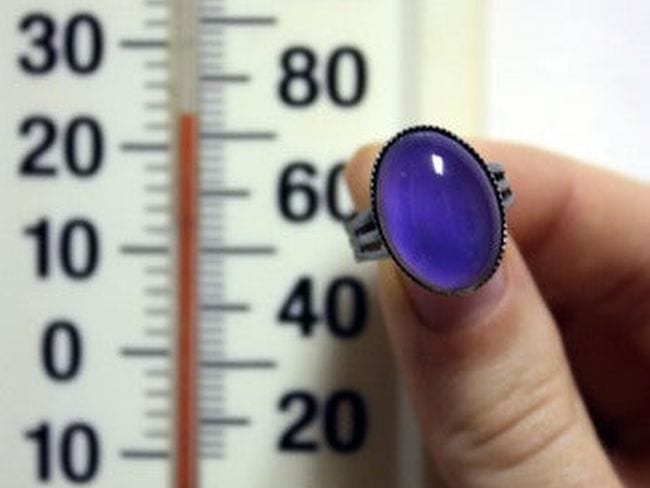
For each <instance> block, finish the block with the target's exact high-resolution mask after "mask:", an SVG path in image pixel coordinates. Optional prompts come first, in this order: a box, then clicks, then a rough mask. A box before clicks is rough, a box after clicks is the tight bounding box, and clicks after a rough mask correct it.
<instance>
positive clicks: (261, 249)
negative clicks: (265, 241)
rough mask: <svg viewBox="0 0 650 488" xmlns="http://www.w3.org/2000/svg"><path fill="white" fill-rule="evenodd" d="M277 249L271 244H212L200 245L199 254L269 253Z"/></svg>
mask: <svg viewBox="0 0 650 488" xmlns="http://www.w3.org/2000/svg"><path fill="white" fill-rule="evenodd" d="M276 252H277V250H276V249H275V247H272V246H213V247H202V248H201V254H220V255H227V256H236V255H249V256H250V255H270V254H275V253H276Z"/></svg>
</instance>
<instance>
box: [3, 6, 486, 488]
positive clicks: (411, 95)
mask: <svg viewBox="0 0 650 488" xmlns="http://www.w3.org/2000/svg"><path fill="white" fill-rule="evenodd" d="M1 13H2V17H1V19H0V79H1V80H2V82H1V83H2V88H3V90H2V91H1V92H0V106H1V107H2V119H1V121H0V134H1V138H0V141H1V142H0V154H2V166H1V168H0V185H1V189H2V196H1V197H0V198H2V203H3V204H2V207H1V209H0V230H1V235H2V253H0V271H1V273H0V280H2V286H1V288H0V308H1V309H2V312H3V324H2V327H0V365H1V366H2V376H1V379H0V413H1V415H0V417H1V420H0V438H1V439H2V443H1V444H0V485H2V486H19V487H27V486H40V485H48V486H72V485H74V486H80V485H81V486H84V485H87V486H98V487H117V486H119V487H125V488H127V487H144V486H146V487H154V486H161V487H170V488H196V487H212V486H215V487H218V486H228V487H239V486H242V487H244V486H245V487H274V486H304V487H332V486H376V487H379V486H382V487H383V486H386V487H393V486H420V485H422V486H423V477H422V471H423V468H422V465H421V463H420V458H419V443H418V441H417V439H416V436H414V435H413V434H412V431H413V429H412V427H411V426H410V424H411V420H410V417H411V414H410V411H409V409H408V407H407V406H406V403H405V402H404V401H402V400H401V394H400V388H399V384H398V382H397V380H396V377H395V375H394V372H393V371H394V366H393V364H392V359H391V356H390V354H389V352H388V346H387V344H386V340H385V338H384V333H383V329H382V326H381V324H380V322H379V317H378V314H377V311H376V303H375V299H374V293H373V276H372V274H373V273H372V268H371V267H363V266H357V265H355V264H353V261H352V258H351V252H350V250H349V248H348V243H347V242H346V238H345V235H344V232H343V231H342V226H341V221H342V220H344V219H346V218H348V217H349V216H350V215H351V212H352V207H351V203H350V201H349V199H348V197H347V194H346V192H345V189H344V185H343V180H342V167H343V163H344V161H345V159H346V158H347V157H349V156H350V154H351V153H352V152H353V151H354V150H355V149H356V148H357V147H358V146H359V145H360V144H362V143H365V142H367V141H371V140H377V139H381V138H385V137H388V136H389V135H391V134H392V133H393V132H394V131H396V130H398V129H400V128H401V127H403V126H404V125H405V124H407V123H413V122H428V123H434V124H441V125H446V126H449V127H451V128H453V129H455V130H461V131H465V132H466V131H476V130H478V128H479V125H478V124H479V123H480V120H481V117H480V110H479V109H480V104H479V100H480V93H479V92H478V90H477V86H479V83H478V79H479V77H480V63H479V62H478V60H479V59H480V57H481V56H480V43H481V29H480V25H481V19H482V15H481V11H480V9H479V8H478V6H477V5H476V2H472V1H470V0H467V1H465V0H463V1H451V0H435V1H422V0H420V1H417V0H413V1H400V0H354V1H350V0H328V1H326V2H325V1H322V0H273V1H271V0H93V1H82V0H66V1H63V0H54V1H47V2H46V1H43V0H5V1H4V2H3V6H2V8H1Z"/></svg>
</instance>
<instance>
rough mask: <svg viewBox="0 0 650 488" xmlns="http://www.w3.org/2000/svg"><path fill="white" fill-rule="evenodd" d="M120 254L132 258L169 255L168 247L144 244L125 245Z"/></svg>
mask: <svg viewBox="0 0 650 488" xmlns="http://www.w3.org/2000/svg"><path fill="white" fill-rule="evenodd" d="M120 252H121V253H122V254H127V255H132V256H147V255H164V254H168V253H169V247H167V246H153V245H152V246H149V245H146V244H125V245H123V246H122V247H121V248H120Z"/></svg>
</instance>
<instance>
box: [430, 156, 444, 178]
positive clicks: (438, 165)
mask: <svg viewBox="0 0 650 488" xmlns="http://www.w3.org/2000/svg"><path fill="white" fill-rule="evenodd" d="M431 165H432V166H433V172H434V173H435V174H437V175H440V176H442V175H444V174H445V160H444V159H442V156H440V155H438V154H436V153H433V154H432V155H431Z"/></svg>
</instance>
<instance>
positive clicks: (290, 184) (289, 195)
mask: <svg viewBox="0 0 650 488" xmlns="http://www.w3.org/2000/svg"><path fill="white" fill-rule="evenodd" d="M342 176H343V164H341V163H339V164H336V165H334V166H332V167H331V169H330V170H329V171H328V172H327V174H326V176H325V181H324V188H323V189H322V190H321V189H320V188H319V186H320V183H319V181H318V180H319V172H318V170H317V169H316V166H314V165H313V164H311V163H308V162H305V161H296V162H293V163H290V164H288V165H287V166H286V167H285V168H284V169H283V170H282V173H281V174H280V179H279V180H278V185H277V202H278V207H279V208H280V213H281V214H282V216H283V217H284V218H286V219H287V220H289V221H290V222H293V223H305V222H309V221H310V220H312V219H314V217H316V214H317V213H318V210H319V208H321V207H324V208H325V209H326V210H327V213H328V214H329V215H330V217H332V218H333V219H334V220H337V221H340V220H345V219H348V218H350V217H351V216H352V214H353V210H352V209H351V208H349V207H350V205H349V204H348V202H347V201H346V200H345V199H344V193H343V192H344V190H343V188H342V186H343V185H342V184H341V182H342Z"/></svg>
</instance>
